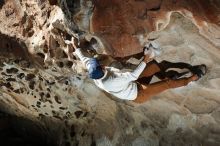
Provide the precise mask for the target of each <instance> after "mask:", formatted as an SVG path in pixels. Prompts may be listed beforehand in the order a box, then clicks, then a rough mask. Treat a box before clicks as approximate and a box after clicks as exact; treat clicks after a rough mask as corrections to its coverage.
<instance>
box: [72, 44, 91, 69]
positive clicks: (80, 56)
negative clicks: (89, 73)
mask: <svg viewBox="0 0 220 146" xmlns="http://www.w3.org/2000/svg"><path fill="white" fill-rule="evenodd" d="M75 54H76V55H77V56H78V57H79V59H80V60H81V61H82V62H83V64H84V65H85V66H86V68H87V69H89V60H90V59H91V58H89V57H85V56H84V55H83V53H82V51H81V48H76V49H75Z"/></svg>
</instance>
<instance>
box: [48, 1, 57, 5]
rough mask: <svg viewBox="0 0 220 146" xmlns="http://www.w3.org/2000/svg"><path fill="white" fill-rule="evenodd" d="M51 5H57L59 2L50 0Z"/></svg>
mask: <svg viewBox="0 0 220 146" xmlns="http://www.w3.org/2000/svg"><path fill="white" fill-rule="evenodd" d="M49 3H50V5H57V0H49Z"/></svg>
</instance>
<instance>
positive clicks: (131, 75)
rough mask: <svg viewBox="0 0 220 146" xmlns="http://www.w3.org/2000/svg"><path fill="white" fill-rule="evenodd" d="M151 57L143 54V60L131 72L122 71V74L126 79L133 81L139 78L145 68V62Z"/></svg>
mask: <svg viewBox="0 0 220 146" xmlns="http://www.w3.org/2000/svg"><path fill="white" fill-rule="evenodd" d="M152 59H153V58H151V57H150V56H149V55H145V56H144V59H143V61H142V62H141V63H140V64H139V65H138V66H137V68H136V69H135V70H133V71H131V72H125V73H123V74H124V76H126V78H127V80H128V81H135V80H137V79H138V78H139V76H140V75H141V73H142V72H143V71H144V69H145V68H146V64H147V63H148V62H150V61H151V60H152Z"/></svg>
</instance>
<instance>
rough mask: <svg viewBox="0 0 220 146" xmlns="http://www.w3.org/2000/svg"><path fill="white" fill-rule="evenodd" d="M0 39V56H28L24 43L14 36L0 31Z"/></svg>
mask: <svg viewBox="0 0 220 146" xmlns="http://www.w3.org/2000/svg"><path fill="white" fill-rule="evenodd" d="M0 40H1V41H0V52H1V54H0V55H1V56H4V57H5V56H7V57H8V58H10V57H16V58H19V57H21V58H26V57H27V56H28V55H27V54H28V51H27V50H28V49H27V48H26V47H25V44H24V43H22V42H20V41H19V40H17V39H16V38H14V37H9V36H7V35H5V34H1V33H0Z"/></svg>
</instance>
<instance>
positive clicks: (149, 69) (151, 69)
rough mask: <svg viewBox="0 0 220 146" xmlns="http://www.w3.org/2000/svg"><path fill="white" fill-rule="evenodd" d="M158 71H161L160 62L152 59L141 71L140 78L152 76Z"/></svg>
mask: <svg viewBox="0 0 220 146" xmlns="http://www.w3.org/2000/svg"><path fill="white" fill-rule="evenodd" d="M158 72H160V68H159V66H158V64H156V63H155V62H153V61H151V62H149V63H147V66H146V68H145V69H144V71H143V72H142V73H141V75H140V76H139V78H142V77H150V76H152V75H155V74H156V73H158Z"/></svg>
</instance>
